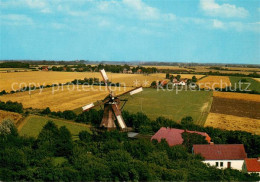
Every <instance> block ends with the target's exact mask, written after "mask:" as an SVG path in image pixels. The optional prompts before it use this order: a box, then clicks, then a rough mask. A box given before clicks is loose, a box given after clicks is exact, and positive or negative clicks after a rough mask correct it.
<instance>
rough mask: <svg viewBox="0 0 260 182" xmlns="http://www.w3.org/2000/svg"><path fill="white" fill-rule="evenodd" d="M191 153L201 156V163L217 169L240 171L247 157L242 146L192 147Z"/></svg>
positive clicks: (213, 145)
mask: <svg viewBox="0 0 260 182" xmlns="http://www.w3.org/2000/svg"><path fill="white" fill-rule="evenodd" d="M193 153H194V154H201V156H202V157H204V158H205V160H204V161H203V162H204V163H207V164H209V165H211V166H216V167H217V168H219V169H221V168H233V169H237V170H242V167H243V164H244V159H245V158H246V157H247V154H246V152H245V148H244V145H243V144H210V145H204V144H203V145H193Z"/></svg>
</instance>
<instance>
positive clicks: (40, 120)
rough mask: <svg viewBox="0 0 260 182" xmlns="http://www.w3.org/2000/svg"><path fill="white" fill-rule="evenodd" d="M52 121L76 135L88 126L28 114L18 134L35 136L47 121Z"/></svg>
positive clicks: (87, 128)
mask: <svg viewBox="0 0 260 182" xmlns="http://www.w3.org/2000/svg"><path fill="white" fill-rule="evenodd" d="M50 120H51V121H53V122H54V123H55V124H56V125H57V126H58V127H61V126H66V127H67V128H68V130H69V131H70V132H71V134H72V135H78V133H79V132H80V131H83V130H87V131H89V126H88V125H84V124H79V123H73V122H70V121H64V120H60V119H53V118H48V117H44V116H35V115H30V116H28V117H27V118H26V119H25V121H24V122H25V124H24V126H23V127H22V128H21V130H20V131H19V133H20V135H26V136H32V137H37V136H38V135H39V133H40V131H41V129H42V128H43V126H44V125H45V124H46V123H47V122H48V121H50Z"/></svg>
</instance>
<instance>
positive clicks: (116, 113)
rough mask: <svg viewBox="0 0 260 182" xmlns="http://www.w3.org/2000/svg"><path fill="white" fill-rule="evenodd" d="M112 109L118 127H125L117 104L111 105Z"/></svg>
mask: <svg viewBox="0 0 260 182" xmlns="http://www.w3.org/2000/svg"><path fill="white" fill-rule="evenodd" d="M112 109H113V111H114V114H115V116H116V120H117V122H118V125H119V127H120V128H121V129H125V128H127V126H126V124H125V122H124V119H123V117H122V113H121V111H120V109H119V108H117V105H112Z"/></svg>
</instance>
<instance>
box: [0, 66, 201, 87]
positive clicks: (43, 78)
mask: <svg viewBox="0 0 260 182" xmlns="http://www.w3.org/2000/svg"><path fill="white" fill-rule="evenodd" d="M107 75H108V77H109V80H110V81H111V82H113V83H122V84H123V85H125V86H141V85H142V86H144V87H149V86H150V84H151V83H152V81H161V80H164V79H165V74H164V73H157V74H150V75H143V74H121V73H107ZM192 76H193V75H190V74H182V75H181V77H182V78H191V77H192ZM202 76H203V75H196V77H197V78H200V77H202ZM93 77H95V78H99V79H100V80H101V75H100V73H99V72H54V71H33V72H14V73H0V91H2V90H6V91H11V90H12V84H13V83H15V84H14V89H15V90H17V89H19V85H18V84H20V83H23V85H22V87H24V86H26V85H27V86H28V84H29V83H35V84H36V86H40V85H51V84H58V83H66V82H70V81H72V80H74V79H84V78H93ZM136 81H137V82H136ZM145 81H146V82H145ZM124 83H125V84H124ZM145 83H146V84H145ZM25 84H26V85H25Z"/></svg>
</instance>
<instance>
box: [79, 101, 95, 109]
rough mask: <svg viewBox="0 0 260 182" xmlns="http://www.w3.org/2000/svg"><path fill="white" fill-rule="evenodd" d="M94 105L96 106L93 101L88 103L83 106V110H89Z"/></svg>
mask: <svg viewBox="0 0 260 182" xmlns="http://www.w3.org/2000/svg"><path fill="white" fill-rule="evenodd" d="M93 107H95V105H94V103H93V102H92V103H91V104H88V105H85V106H83V107H82V110H83V111H87V110H89V109H91V108H93Z"/></svg>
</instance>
